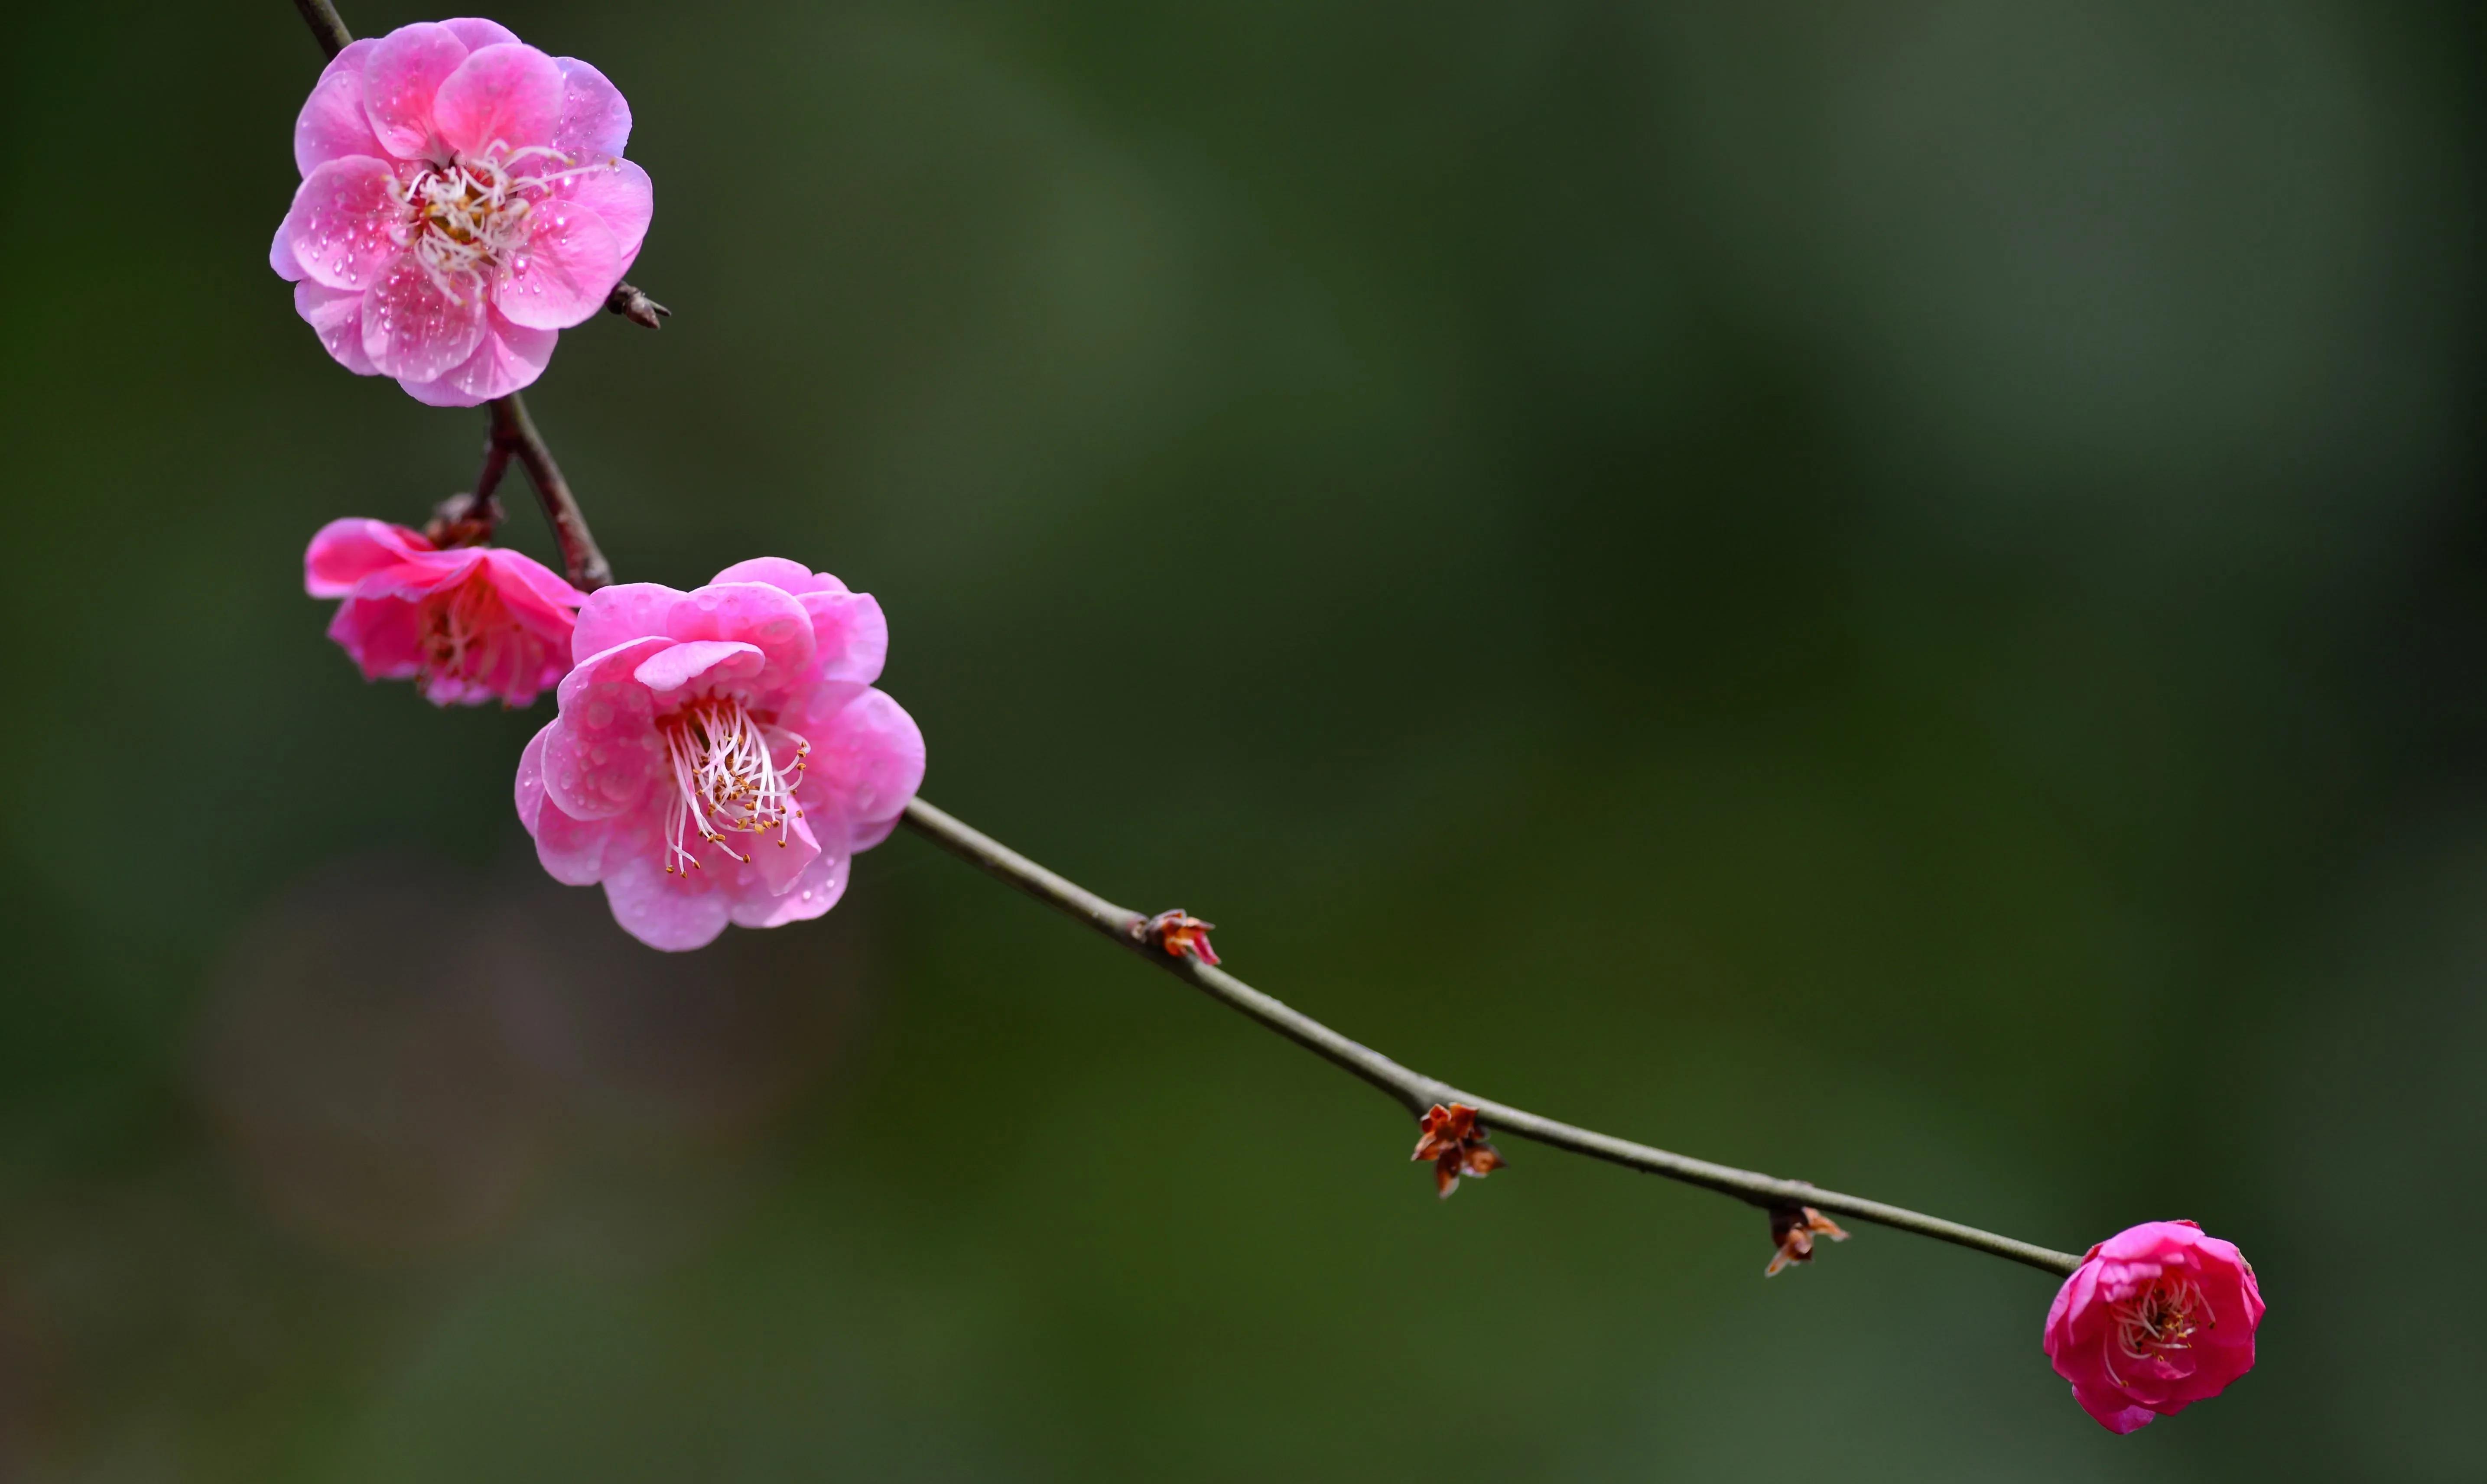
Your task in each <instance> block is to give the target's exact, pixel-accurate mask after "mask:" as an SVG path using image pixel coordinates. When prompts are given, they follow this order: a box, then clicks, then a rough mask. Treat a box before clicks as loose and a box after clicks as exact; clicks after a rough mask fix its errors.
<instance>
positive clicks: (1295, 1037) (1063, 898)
mask: <svg viewBox="0 0 2487 1484" xmlns="http://www.w3.org/2000/svg"><path fill="white" fill-rule="evenodd" d="M905 823H906V825H907V826H908V828H909V829H912V830H914V831H915V832H916V833H917V834H919V835H922V836H923V837H924V838H926V839H928V840H930V841H932V842H933V843H934V844H935V845H937V846H939V847H940V848H941V849H943V850H945V851H948V852H949V853H950V854H953V855H956V856H958V857H959V858H960V859H962V860H964V861H966V862H967V863H968V864H970V865H973V866H975V867H977V868H978V869H980V870H982V871H984V872H985V873H986V874H987V875H989V876H992V877H994V878H997V879H998V880H1000V881H1002V882H1007V883H1009V884H1010V885H1013V886H1016V887H1018V888H1019V889H1020V890H1021V891H1023V892H1026V893H1027V894H1028V895H1029V896H1032V897H1034V898H1036V899H1037V900H1038V901H1040V902H1042V903H1044V904H1045V905H1046V906H1048V907H1050V908H1052V909H1053V910H1056V911H1059V912H1062V913H1064V914H1065V915H1067V916H1070V917H1073V918H1076V919H1077V920H1078V921H1080V922H1082V923H1085V924H1086V925H1087V926H1089V927H1090V928H1093V929H1095V930H1096V931H1097V932H1099V933H1101V934H1103V935H1104V936H1105V937H1106V938H1110V939H1112V940H1113V941H1115V942H1116V943H1119V944H1121V945H1122V946H1123V947H1124V948H1126V949H1128V950H1129V951H1131V952H1132V953H1136V954H1138V955H1139V956H1140V957H1141V958H1143V959H1146V960H1147V961H1148V962H1150V963H1152V964H1155V965H1156V966H1158V967H1160V968H1162V969H1164V970H1165V971H1166V972H1167V973H1170V974H1172V975H1174V976H1175V977H1176V978H1178V979H1181V980H1183V981H1184V982H1185V983H1187V984H1188V985H1190V986H1191V987H1192V988H1194V989H1196V990H1199V991H1200V992H1201V993H1203V994H1207V995H1208V996H1209V997H1210V998H1212V999H1215V1000H1216V1001H1217V1002H1218V1003H1220V1004H1222V1005H1225V1006H1226V1007H1227V1008H1229V1009H1231V1010H1236V1011H1240V1012H1241V1013H1243V1014H1244V1015H1246V1016H1249V1017H1250V1018H1251V1019H1253V1020H1255V1021H1257V1022H1260V1023H1261V1024H1263V1025H1265V1026H1267V1027H1269V1028H1270V1029H1271V1030H1274V1031H1276V1032H1277V1033H1278V1034H1279V1035H1282V1036H1284V1037H1286V1038H1287V1039H1288V1040H1290V1041H1293V1042H1294V1043H1296V1044H1297V1045H1298V1046H1300V1047H1302V1048H1303V1049H1304V1050H1308V1051H1310V1052H1312V1053H1313V1054H1314V1055H1316V1056H1319V1057H1321V1058H1322V1059H1323V1060H1325V1061H1327V1062H1329V1063H1330V1064H1331V1065H1333V1066H1335V1067H1337V1068H1339V1069H1340V1070H1341V1071H1343V1072H1346V1073H1347V1074H1349V1075H1350V1076H1352V1077H1355V1078H1360V1079H1362V1080H1364V1081H1366V1082H1369V1083H1371V1084H1372V1085H1373V1086H1375V1087H1377V1088H1380V1089H1381V1090H1382V1091H1383V1093H1386V1094H1388V1095H1389V1096H1390V1098H1392V1099H1393V1100H1394V1101H1396V1102H1397V1103H1398V1104H1399V1105H1400V1106H1402V1107H1405V1108H1406V1109H1408V1111H1409V1112H1410V1113H1411V1114H1414V1115H1416V1116H1417V1117H1420V1118H1421V1117H1423V1116H1424V1115H1425V1113H1426V1112H1427V1111H1428V1110H1429V1109H1432V1108H1434V1107H1436V1106H1452V1105H1465V1106H1468V1107H1471V1108H1474V1109H1475V1110H1476V1115H1477V1119H1478V1121H1480V1122H1482V1123H1485V1124H1489V1125H1491V1126H1492V1127H1493V1128H1495V1129H1496V1130H1499V1131H1501V1132H1505V1133H1510V1134H1519V1135H1520V1136H1521V1137H1523V1138H1526V1139H1534V1140H1535V1141H1537V1142H1538V1143H1541V1144H1549V1145H1551V1146H1553V1147H1554V1148H1557V1149H1565V1150H1569V1151H1571V1152H1572V1153H1574V1154H1584V1155H1588V1156H1590V1157H1591V1158H1593V1159H1600V1160H1606V1161H1608V1162H1612V1163H1615V1164H1621V1165H1624V1166H1626V1167H1628V1168H1631V1169H1636V1170H1640V1171H1643V1172H1644V1173H1647V1174H1652V1175H1663V1176H1664V1177H1665V1178H1667V1179H1669V1180H1679V1181H1682V1182H1684V1183H1685V1184H1687V1185H1695V1186H1699V1187H1701V1188H1703V1189H1704V1190H1716V1191H1718V1192H1719V1193H1720V1194H1722V1195H1733V1196H1735V1197H1737V1198H1738V1199H1740V1200H1745V1201H1749V1202H1751V1203H1752V1204H1753V1205H1756V1206H1759V1207H1761V1208H1763V1209H1764V1210H1766V1211H1771V1212H1780V1211H1787V1210H1792V1209H1794V1210H1801V1209H1802V1208H1804V1207H1811V1208H1813V1209H1814V1210H1815V1211H1817V1212H1823V1211H1829V1212H1836V1213H1838V1214H1839V1215H1841V1216H1845V1217H1854V1218H1857V1219H1858V1220H1860V1221H1871V1222H1873V1223H1875V1224H1876V1225H1879V1226H1888V1227H1891V1228H1893V1229H1895V1230H1898V1231H1905V1232H1914V1233H1915V1234H1916V1235H1918V1236H1920V1237H1932V1238H1934V1239H1935V1240H1937V1241H1939V1242H1949V1243H1952V1244H1954V1245H1956V1246H1965V1247H1970V1248H1971V1249H1973V1250H1976V1251H1980V1252H1985V1253H1989V1254H1991V1255H1993V1256H1996V1257H2005V1258H2010V1259H2011V1260H2012V1261H2014V1262H2018V1263H2026V1264H2027V1265H2028V1266H2030V1267H2032V1268H2037V1269H2040V1270H2042V1271H2044V1272H2048V1273H2054V1274H2070V1273H2071V1272H2072V1271H2073V1270H2074V1269H2076V1268H2078V1267H2080V1266H2081V1262H2082V1260H2081V1259H2080V1258H2079V1257H2077V1256H2075V1255H2073V1254H2072V1253H2070V1252H2058V1251H2055V1250H2054V1248H2052V1247H2043V1246H2037V1245H2036V1244H2034V1243H2028V1242H2022V1241H2019V1240H2017V1239H2015V1238H2011V1237H2005V1236H2000V1235H1998V1234H1997V1233H1995V1232H1990V1231H1981V1230H1979V1229H1978V1228H1976V1227H1974V1226H1964V1225H1962V1224H1961V1223H1960V1222H1958V1221H1946V1220H1944V1219H1943V1218H1941V1217H1932V1216H1927V1215H1925V1214H1924V1213H1922V1212H1917V1211H1910V1210H1907V1209H1905V1208H1903V1207H1899V1206H1891V1205H1886V1204H1885V1203H1883V1202H1882V1201H1877V1200H1867V1199H1865V1198H1864V1197H1863V1196H1858V1195H1843V1194H1841V1193H1839V1192H1838V1191H1836V1190H1820V1189H1817V1188H1816V1187H1814V1186H1811V1185H1807V1184H1806V1183H1805V1182H1803V1181H1802V1180H1782V1179H1779V1178H1777V1177H1776V1176H1773V1175H1764V1174H1758V1173H1756V1172H1754V1171H1752V1170H1744V1169H1737V1168H1734V1167H1733V1166H1730V1165H1725V1164H1713V1163H1711V1162H1709V1161H1707V1160H1695V1159H1691V1158H1689V1157H1687V1156H1685V1155H1680V1154H1671V1153H1669V1152H1667V1151H1666V1150H1663V1149H1654V1148H1652V1147H1650V1146H1649V1145H1647V1144H1635V1143H1634V1142H1632V1141H1631V1140H1629V1139H1621V1138H1617V1137H1615V1136H1614V1135H1612V1134H1600V1133H1598V1132H1596V1131H1595V1130H1591V1129H1583V1128H1579V1127H1578V1126H1576V1125H1573V1124H1568V1123H1559V1122H1557V1121H1555V1120H1554V1119H1551V1118H1547V1117H1544V1116H1542V1115H1540V1114H1537V1113H1531V1112H1528V1111H1526V1110H1525V1109H1523V1108H1517V1107H1513V1106H1510V1105H1509V1104H1507V1103H1496V1102H1495V1101H1494V1100H1493V1099H1490V1098H1483V1097H1479V1096H1477V1095H1476V1094H1475V1093H1472V1092H1466V1091H1463V1090H1461V1089H1460V1088H1457V1087H1454V1086H1452V1085H1451V1084H1450V1083H1448V1082H1445V1081H1441V1080H1439V1078H1431V1077H1427V1076H1426V1075H1424V1074H1423V1073H1421V1072H1415V1071H1411V1070H1410V1069H1409V1068H1407V1067H1403V1066H1401V1065H1400V1064H1399V1063H1397V1062H1395V1061H1393V1060H1391V1059H1390V1058H1389V1057H1387V1056H1384V1055H1383V1054H1382V1053H1381V1052H1380V1051H1377V1050H1373V1049H1372V1048H1371V1047H1368V1046H1365V1045H1363V1044H1362V1043H1360V1042H1357V1041H1354V1040H1351V1039H1349V1038H1348V1037H1346V1036H1343V1035H1341V1034H1339V1033H1338V1032H1337V1031H1335V1030H1332V1029H1330V1028H1329V1027H1328V1026H1327V1025H1325V1024H1323V1023H1322V1022H1319V1021H1316V1020H1314V1019H1313V1018H1312V1017H1311V1016H1308V1015H1306V1014H1304V1013H1303V1012H1302V1011H1300V1010H1297V1009H1295V1008H1293V1007H1292V1006H1289V1005H1287V1004H1284V1003H1282V1002H1281V1001H1279V1000H1276V999H1273V998H1271V996H1270V995H1268V994H1263V993H1261V992H1260V991H1259V990H1256V989H1254V988H1252V987H1251V986H1250V985H1248V984H1245V983H1244V981H1243V980H1241V979H1238V978H1236V977H1235V976H1234V975H1233V974H1230V973H1228V972H1226V971H1225V970H1224V969H1221V968H1218V967H1216V966H1213V965H1210V964H1207V963H1203V962H1202V961H1201V960H1199V959H1197V958H1195V957H1192V956H1190V955H1188V954H1169V953H1167V952H1165V951H1164V950H1163V949H1162V948H1161V947H1160V945H1159V944H1158V942H1157V941H1156V939H1155V938H1153V937H1151V936H1149V935H1146V934H1145V933H1143V932H1139V931H1135V930H1141V929H1145V928H1146V926H1147V924H1148V923H1149V922H1150V920H1151V918H1150V916H1149V914H1148V913H1146V912H1135V911H1133V910H1131V909H1130V908H1128V907H1122V906H1118V905H1116V904H1115V903H1112V902H1108V901H1106V900H1105V899H1104V897H1101V896H1099V895H1097V894H1096V893H1095V892H1093V891H1090V890H1089V889H1088V888H1086V887H1084V886H1081V885H1079V884H1078V883H1077V882H1073V881H1071V880H1069V879H1068V878H1065V877H1062V876H1058V875H1056V874H1055V873H1053V872H1051V871H1048V870H1047V869H1046V868H1045V867H1043V866H1041V865H1038V864H1037V863H1036V862H1035V861H1033V860H1030V859H1028V858H1027V857H1026V856H1024V855H1022V854H1019V853H1018V852H1017V851H1014V850H1012V849H1010V848H1009V847H1008V846H1006V845H1003V844H1002V843H1000V842H999V841H997V840H995V839H993V838H992V836H990V835H987V834H984V833H982V832H980V831H978V830H976V829H973V828H971V827H969V826H966V825H964V824H961V823H960V822H959V821H958V820H957V819H955V818H953V817H951V816H950V815H948V814H946V813H944V812H942V811H941V810H939V809H937V808H935V807H934V806H933V805H931V804H929V803H927V802H925V801H924V800H923V799H921V798H917V799H914V800H911V801H910V802H909V803H908V806H907V813H906V815H905Z"/></svg>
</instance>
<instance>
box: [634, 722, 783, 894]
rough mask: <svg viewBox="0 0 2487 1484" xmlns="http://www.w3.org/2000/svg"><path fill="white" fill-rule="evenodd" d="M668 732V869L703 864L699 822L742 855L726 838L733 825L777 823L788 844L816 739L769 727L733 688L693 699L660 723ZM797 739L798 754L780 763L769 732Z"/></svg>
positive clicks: (718, 842)
mask: <svg viewBox="0 0 2487 1484" xmlns="http://www.w3.org/2000/svg"><path fill="white" fill-rule="evenodd" d="M657 731H658V733H659V734H660V735H662V736H663V738H664V739H665V762H666V765H667V766H668V767H669V768H670V769H671V770H672V771H673V775H674V798H673V800H672V801H671V802H670V803H669V804H667V805H666V809H665V841H666V845H665V871H666V873H667V874H668V875H671V874H672V873H673V872H675V871H678V870H679V871H683V872H685V873H687V872H689V871H692V870H696V869H698V868H699V865H700V861H699V858H698V856H696V855H695V854H692V852H693V851H694V850H695V849H696V847H694V846H692V845H691V844H690V841H689V836H690V832H691V831H692V830H693V829H697V830H698V831H699V835H700V838H701V839H703V840H706V841H707V842H708V843H709V844H711V845H713V846H715V847H716V848H717V849H719V850H721V851H723V852H725V854H728V855H731V856H733V857H734V858H735V859H736V860H739V861H742V862H743V863H745V864H749V862H750V860H751V857H750V856H748V855H745V854H741V853H740V852H738V851H736V850H735V849H734V848H733V847H732V846H730V845H728V844H726V843H725V837H726V833H727V832H728V831H732V832H734V833H737V834H750V835H757V834H764V833H766V832H767V831H768V830H771V829H773V830H775V831H777V844H778V845H779V846H780V847H783V846H784V845H785V843H786V840H787V837H788V834H789V832H790V831H791V830H792V829H793V828H794V822H795V821H796V820H797V819H800V818H801V817H802V814H803V811H802V810H800V809H798V808H796V806H795V788H796V785H797V784H799V783H801V782H802V781H803V769H804V767H805V766H806V765H807V763H808V762H809V760H810V758H811V753H812V744H811V743H810V742H807V741H805V740H804V739H803V738H801V737H799V736H796V734H795V733H793V732H788V731H785V730H783V729H781V728H777V727H766V728H764V727H763V726H762V724H761V723H760V722H759V721H757V720H755V719H753V717H752V714H751V713H749V712H748V711H745V710H744V709H743V707H742V703H741V702H740V701H737V700H734V699H732V698H731V697H726V696H712V697H710V698H709V699H707V700H703V701H693V702H692V703H691V704H690V705H689V706H687V707H685V708H684V709H683V710H682V711H680V712H678V713H676V714H673V715H671V716H668V717H665V718H664V719H662V720H660V721H658V722H657ZM766 732H773V733H775V734H776V735H777V737H778V738H779V740H780V741H781V742H782V741H791V742H794V744H795V757H794V761H793V762H792V763H790V764H788V765H787V766H786V767H785V768H783V769H781V768H779V767H778V766H777V760H776V758H775V756H774V755H773V754H772V753H771V751H770V749H769V745H768V737H767V736H766V735H764V733H766Z"/></svg>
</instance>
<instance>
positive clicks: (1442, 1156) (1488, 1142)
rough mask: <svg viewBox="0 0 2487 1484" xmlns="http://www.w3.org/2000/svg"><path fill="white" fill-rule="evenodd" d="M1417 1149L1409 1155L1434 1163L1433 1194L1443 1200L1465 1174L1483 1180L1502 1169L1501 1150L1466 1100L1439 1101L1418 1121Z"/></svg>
mask: <svg viewBox="0 0 2487 1484" xmlns="http://www.w3.org/2000/svg"><path fill="white" fill-rule="evenodd" d="M1416 1129H1417V1134H1416V1152H1415V1153H1414V1154H1411V1155H1410V1156H1409V1157H1408V1158H1409V1159H1410V1160H1411V1162H1413V1161H1424V1160H1431V1161H1433V1162H1434V1193H1435V1195H1437V1196H1439V1198H1441V1199H1443V1200H1449V1199H1450V1198H1451V1192H1452V1191H1453V1190H1458V1189H1459V1188H1460V1177H1461V1176H1462V1175H1470V1176H1474V1177H1475V1178H1476V1179H1479V1180H1483V1179H1484V1178H1485V1177H1486V1176H1488V1175H1491V1174H1493V1173H1494V1172H1495V1170H1498V1169H1500V1168H1502V1166H1503V1158H1502V1151H1501V1150H1499V1149H1496V1148H1495V1147H1494V1140H1492V1139H1490V1138H1488V1137H1486V1136H1485V1125H1483V1124H1481V1123H1479V1122H1477V1110H1476V1109H1475V1108H1472V1107H1470V1106H1467V1104H1465V1103H1454V1104H1452V1105H1451V1106H1448V1107H1444V1106H1442V1105H1440V1104H1439V1103H1437V1104H1435V1105H1434V1106H1432V1107H1430V1108H1428V1109H1426V1111H1425V1115H1424V1116H1423V1117H1422V1118H1419V1119H1417V1120H1416Z"/></svg>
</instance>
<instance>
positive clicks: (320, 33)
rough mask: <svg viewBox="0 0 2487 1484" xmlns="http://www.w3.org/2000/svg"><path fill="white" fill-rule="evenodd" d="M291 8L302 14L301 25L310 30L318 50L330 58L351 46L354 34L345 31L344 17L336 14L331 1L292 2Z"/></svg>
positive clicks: (299, 0)
mask: <svg viewBox="0 0 2487 1484" xmlns="http://www.w3.org/2000/svg"><path fill="white" fill-rule="evenodd" d="M293 8H294V9H295V10H297V11H300V12H301V13H302V23H303V24H304V25H306V26H309V27H310V28H311V36H312V39H313V40H315V41H317V42H319V43H320V49H321V50H322V51H324V52H326V53H327V54H328V55H329V56H330V57H331V58H333V57H335V56H336V55H337V53H339V52H341V51H344V50H345V49H346V48H347V47H348V46H349V45H350V44H352V42H353V40H354V33H352V32H351V31H349V30H347V29H346V21H345V17H343V16H341V15H339V14H337V7H336V6H335V5H334V4H333V3H332V0H293Z"/></svg>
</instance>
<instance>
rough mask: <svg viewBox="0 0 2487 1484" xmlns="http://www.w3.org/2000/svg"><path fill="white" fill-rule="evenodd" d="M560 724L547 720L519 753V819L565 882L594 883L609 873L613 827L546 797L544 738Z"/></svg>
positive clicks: (542, 857)
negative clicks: (577, 817) (575, 813)
mask: <svg viewBox="0 0 2487 1484" xmlns="http://www.w3.org/2000/svg"><path fill="white" fill-rule="evenodd" d="M559 724H560V723H559V722H557V721H555V722H547V723H546V724H545V728H544V730H543V731H541V732H538V733H537V734H536V735H535V736H534V737H533V738H531V739H530V740H529V741H528V742H527V748H526V750H525V751H524V752H522V753H520V754H518V778H517V805H518V823H519V824H521V825H524V826H526V829H527V833H528V834H529V835H530V836H532V837H533V838H534V840H535V842H536V859H538V860H539V861H541V862H543V864H544V868H545V871H546V872H548V873H550V875H551V876H552V879H553V880H554V881H557V882H561V883H562V884H563V885H565V886H593V885H595V884H596V883H597V882H598V881H599V880H601V878H602V876H603V873H604V845H605V841H606V840H607V839H609V838H610V837H611V835H612V826H610V825H608V824H607V823H606V822H604V821H602V820H574V819H572V818H571V817H570V816H569V814H567V813H565V812H564V811H563V810H562V808H561V806H560V805H558V804H556V803H554V802H552V801H551V799H550V798H547V797H546V796H545V785H544V750H545V736H546V734H547V733H550V732H551V731H552V729H553V728H554V727H555V726H558V725H559Z"/></svg>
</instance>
